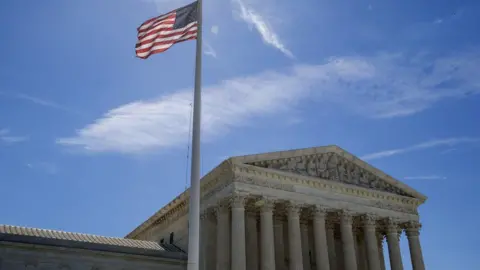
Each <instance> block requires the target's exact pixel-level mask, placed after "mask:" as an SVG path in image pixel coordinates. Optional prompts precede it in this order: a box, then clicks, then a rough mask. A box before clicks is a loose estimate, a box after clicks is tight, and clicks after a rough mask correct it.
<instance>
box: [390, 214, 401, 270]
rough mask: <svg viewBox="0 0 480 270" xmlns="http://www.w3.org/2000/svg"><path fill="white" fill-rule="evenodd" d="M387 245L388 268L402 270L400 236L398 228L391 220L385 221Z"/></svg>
mask: <svg viewBox="0 0 480 270" xmlns="http://www.w3.org/2000/svg"><path fill="white" fill-rule="evenodd" d="M387 224H388V227H387V243H388V254H389V257H390V267H391V268H392V270H403V263H402V254H401V253H400V235H399V233H398V226H397V224H396V223H395V222H394V221H393V220H392V219H389V220H388V221H387Z"/></svg>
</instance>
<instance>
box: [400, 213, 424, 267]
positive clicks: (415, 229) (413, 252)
mask: <svg viewBox="0 0 480 270" xmlns="http://www.w3.org/2000/svg"><path fill="white" fill-rule="evenodd" d="M420 227H421V225H420V223H418V222H414V221H413V222H409V223H408V224H407V228H406V230H405V231H406V233H407V238H408V246H409V248H410V258H411V260H412V268H413V270H425V263H424V262H423V254H422V247H421V245H420Z"/></svg>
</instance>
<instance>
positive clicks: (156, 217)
mask: <svg viewBox="0 0 480 270" xmlns="http://www.w3.org/2000/svg"><path fill="white" fill-rule="evenodd" d="M231 163H232V162H231V159H228V160H225V161H223V162H222V163H221V164H220V165H218V166H217V167H215V168H214V169H213V170H211V171H210V172H209V173H208V174H206V175H205V176H203V177H202V179H201V180H200V194H201V195H200V197H201V199H205V198H206V197H209V196H211V195H212V194H211V193H212V192H211V191H212V190H214V189H215V187H216V186H217V185H218V184H219V183H220V182H222V180H223V179H221V176H222V174H225V173H231V172H232V170H231ZM189 198H190V189H187V190H185V191H184V192H182V193H181V194H180V195H178V196H177V197H175V199H173V200H172V201H171V202H169V203H168V204H167V205H165V206H163V207H162V208H161V209H160V210H158V211H157V212H156V213H155V214H153V215H152V216H151V217H150V218H148V219H147V220H146V221H145V222H143V223H142V224H140V225H139V226H138V227H137V228H135V229H134V230H133V231H132V232H130V233H129V234H127V236H125V238H132V239H133V238H135V237H137V236H139V235H140V234H141V233H143V232H144V231H145V230H147V229H148V228H150V227H151V226H153V225H155V224H158V223H160V222H163V221H164V220H165V219H167V218H168V217H169V216H171V215H173V214H174V213H176V212H177V211H178V210H183V211H185V210H187V211H188V202H189ZM184 208H186V209H184Z"/></svg>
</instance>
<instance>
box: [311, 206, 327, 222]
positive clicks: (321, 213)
mask: <svg viewBox="0 0 480 270" xmlns="http://www.w3.org/2000/svg"><path fill="white" fill-rule="evenodd" d="M328 210H329V208H328V207H325V206H322V205H315V206H313V207H311V211H312V214H313V218H315V219H317V218H319V219H323V218H325V217H326V215H327V213H328Z"/></svg>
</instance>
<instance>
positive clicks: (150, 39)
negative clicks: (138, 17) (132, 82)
mask: <svg viewBox="0 0 480 270" xmlns="http://www.w3.org/2000/svg"><path fill="white" fill-rule="evenodd" d="M197 6H198V5H197V1H195V2H193V3H191V4H189V5H186V6H184V7H181V8H178V9H176V10H173V11H171V12H168V13H166V14H164V15H160V16H158V17H155V18H151V19H149V20H147V21H145V22H144V23H143V24H142V25H140V26H139V27H138V28H137V32H138V34H137V38H138V40H137V44H136V46H135V53H136V55H137V57H139V58H142V59H147V58H148V57H149V56H150V55H152V54H156V53H161V52H164V51H166V50H168V49H169V48H170V47H172V46H173V45H174V44H176V43H179V42H182V41H187V40H191V39H196V38H197V33H198V16H197Z"/></svg>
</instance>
